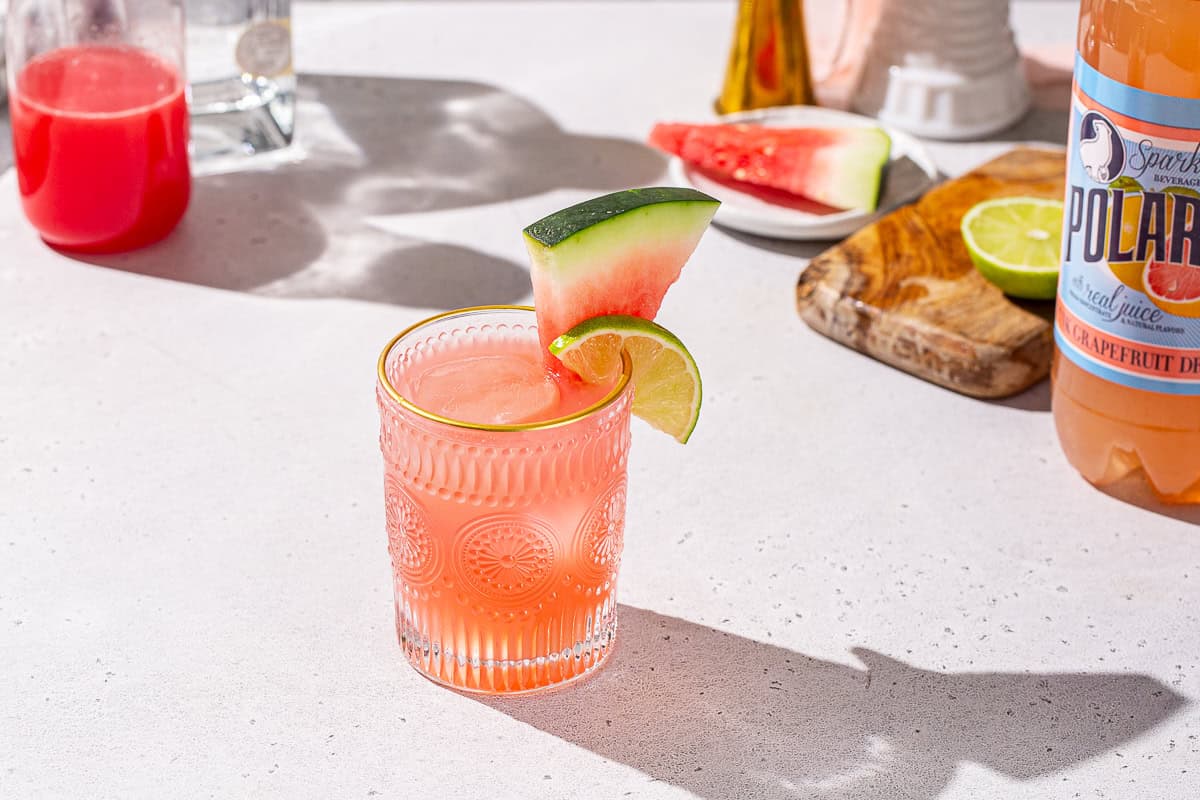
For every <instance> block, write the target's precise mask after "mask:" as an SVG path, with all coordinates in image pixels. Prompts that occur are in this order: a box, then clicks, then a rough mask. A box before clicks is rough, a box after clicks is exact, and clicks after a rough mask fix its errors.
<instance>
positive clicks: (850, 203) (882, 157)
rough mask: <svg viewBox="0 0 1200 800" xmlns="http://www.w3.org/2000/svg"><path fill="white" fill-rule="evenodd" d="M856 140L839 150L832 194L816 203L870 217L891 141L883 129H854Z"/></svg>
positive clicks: (826, 194)
mask: <svg viewBox="0 0 1200 800" xmlns="http://www.w3.org/2000/svg"><path fill="white" fill-rule="evenodd" d="M855 139H856V140H857V141H854V142H851V143H848V144H846V145H843V146H842V147H841V148H840V152H839V156H840V157H839V158H838V159H837V162H838V163H837V166H836V168H835V172H836V174H837V180H836V182H834V183H833V184H832V185H831V187H830V189H831V190H832V191H830V192H828V193H824V196H823V197H818V198H816V199H818V200H820V201H821V202H824V203H829V204H830V205H833V206H836V207H838V208H845V209H853V210H856V211H863V212H868V213H869V212H872V211H875V210H876V209H878V208H879V200H880V195H881V194H882V192H883V184H884V174H883V173H884V169H885V168H886V167H887V165H888V161H889V160H890V159H891V157H892V137H891V136H888V134H887V131H885V130H883V129H882V128H857V129H855Z"/></svg>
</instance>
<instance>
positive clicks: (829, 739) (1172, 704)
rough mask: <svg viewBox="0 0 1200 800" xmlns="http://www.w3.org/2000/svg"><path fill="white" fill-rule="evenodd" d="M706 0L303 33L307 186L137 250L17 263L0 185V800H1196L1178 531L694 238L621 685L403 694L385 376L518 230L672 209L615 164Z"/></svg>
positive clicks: (1010, 412) (411, 682)
mask: <svg viewBox="0 0 1200 800" xmlns="http://www.w3.org/2000/svg"><path fill="white" fill-rule="evenodd" d="M1072 6H1073V4H1071V3H1033V4H1018V7H1017V13H1016V15H1015V16H1016V19H1017V22H1018V25H1019V27H1020V28H1021V30H1023V31H1025V30H1033V29H1034V28H1036V31H1035V33H1036V36H1037V37H1040V38H1041V40H1042V41H1049V40H1053V39H1054V37H1053V36H1050V34H1048V33H1047V32H1046V31H1047V30H1049V28H1047V26H1051V25H1054V26H1058V27H1057V28H1056V29H1055V30H1057V36H1058V38H1060V39H1061V40H1062V41H1064V42H1065V41H1069V40H1070V38H1071V35H1072V32H1071V31H1070V30H1069V28H1070V26H1071V24H1072V16H1073V13H1074V11H1073V7H1072ZM732 9H733V5H732V4H731V3H715V2H697V3H683V2H680V3H654V4H643V3H633V2H611V3H586V2H580V3H574V2H566V3H529V4H516V3H501V2H487V3H480V4H466V3H426V4H416V3H414V4H407V3H405V4H387V5H382V4H373V3H354V4H339V3H332V4H320V5H302V6H300V7H299V8H298V10H297V12H296V31H297V36H298V42H297V47H298V53H299V56H298V58H299V63H300V65H301V67H302V69H303V70H304V72H305V73H306V75H305V76H304V79H303V81H302V84H303V87H304V89H303V106H302V114H303V116H302V117H301V119H300V131H301V139H302V142H303V146H304V149H305V153H306V156H305V158H304V159H303V160H302V161H301V162H300V163H297V164H293V165H291V166H288V167H286V168H280V169H276V170H274V171H266V172H262V173H258V174H236V175H224V176H210V177H206V178H203V179H201V180H200V181H199V182H198V185H197V188H196V193H195V204H194V207H193V208H192V210H191V211H190V212H189V215H188V217H187V219H186V221H185V223H184V226H183V227H182V228H181V230H180V231H179V232H178V233H177V234H175V235H174V236H173V237H172V238H171V239H169V240H168V241H166V242H164V243H162V244H161V245H159V246H156V247H152V248H149V249H147V250H144V251H142V252H138V253H133V254H130V255H127V256H121V257H113V258H105V259H93V261H95V262H96V263H85V262H83V261H80V260H74V259H72V258H68V257H66V256H63V255H59V254H57V253H54V252H52V251H50V250H48V249H47V248H46V247H45V246H43V245H42V244H41V243H40V242H39V241H38V239H37V238H36V237H35V235H34V234H33V232H32V231H31V229H30V228H29V226H28V225H27V224H26V223H25V221H24V220H23V218H22V217H21V214H20V210H19V207H18V204H17V202H16V196H15V195H16V188H15V179H14V177H13V175H12V173H11V172H10V173H8V174H7V175H5V176H4V177H3V178H2V179H0V254H2V255H0V797H2V798H5V800H10V799H11V800H17V799H18V798H20V799H24V798H38V799H40V798H166V797H170V798H207V797H216V798H354V797H364V798H365V797H386V798H410V797H414V798H415V797H431V796H432V797H497V798H526V797H528V798H589V799H591V798H610V797H614V798H620V797H636V798H683V797H701V798H710V799H713V798H757V797H769V798H775V797H789V798H812V799H813V800H904V799H907V798H911V799H913V800H934V798H942V799H943V800H975V799H976V798H987V799H990V798H1013V799H1014V800H1040V799H1042V798H1044V799H1045V800H1050V799H1051V798H1075V797H1079V798H1089V799H1090V798H1119V799H1121V800H1185V799H1186V798H1191V797H1196V796H1197V794H1198V792H1200V788H1198V787H1200V711H1198V710H1197V706H1196V704H1195V700H1196V698H1200V655H1198V654H1200V619H1198V612H1197V606H1198V604H1200V532H1198V531H1197V528H1196V527H1195V526H1196V524H1197V522H1198V521H1200V512H1196V511H1191V510H1178V509H1177V510H1172V509H1166V508H1160V507H1154V506H1147V505H1146V504H1144V503H1142V504H1140V505H1139V504H1138V503H1137V502H1129V501H1130V500H1134V501H1137V500H1138V498H1137V497H1131V496H1130V494H1129V493H1126V494H1124V495H1122V496H1121V497H1118V496H1112V495H1109V494H1105V493H1101V492H1099V491H1096V490H1094V489H1092V488H1090V487H1089V486H1087V485H1086V484H1085V483H1083V482H1082V481H1081V480H1080V478H1079V477H1078V476H1077V475H1076V474H1075V473H1074V472H1073V471H1072V470H1071V469H1070V467H1069V466H1068V465H1067V464H1066V462H1065V461H1064V460H1063V457H1062V455H1061V454H1060V452H1059V449H1058V445H1057V442H1056V439H1055V434H1054V429H1053V425H1052V421H1051V418H1050V414H1049V413H1048V402H1049V401H1048V389H1047V386H1046V385H1044V384H1043V385H1041V386H1038V387H1036V388H1034V389H1032V390H1031V391H1029V392H1028V393H1026V394H1025V395H1023V396H1021V397H1018V398H1015V399H1013V400H1011V401H1006V402H1000V403H984V402H978V401H974V400H970V399H967V398H965V397H960V396H957V395H955V394H952V393H949V392H946V391H943V390H941V389H938V388H936V387H934V386H931V385H929V384H926V383H922V382H920V381H918V380H916V379H914V378H911V377H909V376H907V375H904V374H901V373H899V372H897V371H895V370H893V369H891V368H889V367H886V366H883V365H881V364H878V363H876V362H874V361H871V360H870V359H867V358H865V357H863V356H861V355H858V354H856V353H853V352H851V351H849V350H847V349H845V348H842V347H840V346H838V345H836V344H834V343H832V342H830V341H828V340H826V339H823V338H821V337H820V336H818V335H816V334H814V333H812V332H811V331H809V330H808V329H807V328H806V327H805V326H804V325H803V324H802V323H801V322H800V321H799V320H798V318H797V317H796V314H795V312H794V310H793V305H792V302H793V300H792V298H793V287H794V284H795V280H796V276H797V274H798V272H799V271H800V269H801V268H802V267H803V264H804V258H806V257H809V256H811V255H812V254H814V253H815V252H817V251H818V250H819V247H818V246H807V245H805V246H800V245H788V244H781V243H772V242H768V241H765V240H759V239H753V238H750V237H743V236H735V235H731V234H729V233H727V232H725V231H722V230H719V229H714V230H712V231H711V232H710V233H709V234H707V236H706V237H705V240H704V241H703V242H702V244H701V246H700V249H699V250H698V252H697V253H696V256H695V258H694V259H693V262H692V264H691V265H690V266H689V267H688V269H687V271H686V272H685V275H684V278H683V280H682V281H681V282H680V283H679V284H678V285H677V286H676V287H675V288H674V289H672V291H671V294H670V295H669V296H668V299H667V302H666V304H665V306H664V308H663V311H662V314H661V317H660V319H661V320H662V321H663V322H664V323H665V324H667V325H668V326H669V327H671V328H672V329H673V330H675V331H676V332H677V333H678V334H679V335H680V336H681V337H682V338H683V339H684V340H685V341H686V342H687V343H688V344H689V346H690V347H691V348H692V351H693V352H694V353H695V354H696V356H697V358H698V360H699V362H700V365H701V368H702V369H703V371H704V376H705V387H706V401H705V408H704V413H703V416H702V419H701V422H700V426H699V428H698V429H697V432H696V435H695V436H694V437H693V440H692V442H691V443H690V444H689V445H688V446H687V447H686V448H680V447H679V446H677V445H676V444H675V443H674V442H672V441H670V440H669V439H667V438H666V437H663V436H660V435H656V434H655V433H654V432H653V431H651V430H650V429H648V428H647V427H645V426H644V425H642V424H640V423H638V424H637V426H636V431H635V434H634V446H633V453H634V454H633V461H632V466H631V475H630V498H629V520H628V533H627V536H626V554H625V558H624V562H623V564H624V565H623V568H622V588H621V594H622V599H623V602H624V604H625V605H624V607H623V608H622V610H621V632H620V646H619V650H618V652H617V654H616V655H615V657H614V659H613V661H612V662H611V663H610V664H609V666H608V667H607V668H606V669H605V670H604V671H603V672H602V673H601V674H600V675H599V676H597V677H596V678H595V679H593V680H591V681H589V682H587V683H585V684H583V685H581V686H579V687H577V688H574V689H571V690H569V691H565V692H561V693H558V694H554V695H550V696H544V697H538V698H532V699H525V700H505V701H480V700H477V699H472V698H468V697H463V696H460V695H457V694H454V693H451V692H449V691H446V690H444V689H441V688H438V687H436V686H434V685H432V684H430V683H428V682H426V681H424V680H423V679H421V678H420V677H418V676H417V674H416V673H415V672H414V671H413V670H411V669H410V668H409V667H408V666H407V665H406V664H405V663H403V662H402V660H401V657H400V652H399V648H398V647H397V644H396V642H395V638H394V633H393V630H392V605H391V598H390V582H389V567H388V558H387V552H386V548H385V537H384V533H383V512H382V504H381V502H380V500H381V491H380V488H381V464H380V459H379V455H378V453H377V450H376V426H377V419H376V414H375V407H374V397H373V379H374V363H375V356H376V354H377V352H378V349H379V347H380V346H381V345H382V344H383V342H385V341H386V340H387V339H388V337H389V336H390V335H391V334H392V333H393V332H394V331H396V330H397V329H399V328H401V327H404V326H406V325H408V324H410V323H411V322H414V321H416V320H417V319H419V318H420V317H422V316H424V315H427V314H428V313H430V312H431V311H432V310H435V309H442V308H447V307H451V306H458V305H468V304H472V303H481V302H512V301H521V300H527V299H528V283H527V276H526V271H525V266H524V255H523V251H522V243H521V239H520V236H519V230H520V228H521V226H522V225H523V224H525V223H527V222H529V221H531V220H534V219H536V218H538V217H539V216H541V215H542V214H544V213H546V212H547V211H550V210H552V209H555V208H558V207H560V206H563V205H566V204H568V203H570V202H574V201H577V200H579V199H582V198H584V197H586V196H588V195H592V194H596V193H600V192H603V191H608V190H612V189H615V188H619V187H623V186H628V185H635V184H643V185H644V184H652V183H655V182H658V181H661V180H663V174H664V172H663V162H662V160H661V159H660V158H659V157H658V156H656V155H654V154H653V153H651V152H650V151H648V150H645V149H643V148H641V147H640V146H639V145H638V144H637V141H638V140H639V139H640V138H641V137H643V136H644V135H645V133H646V132H647V131H648V129H649V127H650V125H651V124H652V123H653V121H655V120H657V119H669V118H685V119H686V118H692V117H696V116H699V115H701V114H703V113H704V112H705V111H706V109H707V108H708V104H709V102H710V100H711V98H712V95H713V93H714V91H715V89H716V87H717V85H718V83H719V81H720V77H721V72H722V69H723V61H724V56H725V48H726V46H727V38H728V35H729V27H730V22H731V16H732ZM1026 125H1027V126H1029V127H1022V128H1019V129H1018V130H1017V131H1016V132H1013V133H1011V134H1009V135H1008V138H1009V139H1012V140H1015V139H1021V138H1028V137H1035V138H1036V137H1038V136H1043V137H1046V136H1049V138H1054V136H1056V135H1057V134H1054V133H1051V134H1047V133H1045V132H1046V131H1050V132H1053V131H1058V130H1061V126H1060V124H1059V121H1057V120H1054V119H1053V118H1052V117H1046V116H1045V115H1043V116H1041V117H1035V118H1033V119H1032V120H1031V121H1030V122H1029V123H1026ZM1005 146H1006V145H1005V144H1004V142H1003V141H997V142H991V143H987V144H980V145H939V146H938V147H937V148H936V151H935V152H936V154H937V156H938V159H939V163H940V164H941V165H942V167H943V169H944V170H945V171H947V172H949V173H953V172H957V171H960V170H962V169H965V168H967V167H969V166H970V165H971V164H973V163H976V162H978V161H980V160H982V159H984V158H986V157H988V156H990V155H992V154H994V153H996V152H999V151H1000V150H1002V149H1003V148H1004V147H1005ZM1131 491H1132V490H1131ZM1122 497H1124V499H1122Z"/></svg>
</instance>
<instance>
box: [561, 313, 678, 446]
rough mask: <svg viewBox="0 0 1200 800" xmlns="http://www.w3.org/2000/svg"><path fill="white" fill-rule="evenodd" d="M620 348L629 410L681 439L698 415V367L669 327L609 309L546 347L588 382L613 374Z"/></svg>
mask: <svg viewBox="0 0 1200 800" xmlns="http://www.w3.org/2000/svg"><path fill="white" fill-rule="evenodd" d="M622 350H626V351H627V352H628V353H629V357H630V360H631V361H632V362H633V376H632V382H633V413H634V414H636V415H637V416H639V417H641V418H642V419H644V420H646V422H648V423H650V425H651V426H653V427H655V428H658V429H659V430H660V431H663V432H664V433H668V434H670V435H671V436H674V437H675V438H676V439H677V440H678V441H679V442H680V443H685V442H687V440H688V437H689V436H691V435H692V430H693V429H694V428H695V427H696V420H697V419H698V418H699V416H700V398H701V386H700V370H699V369H697V368H696V361H695V360H694V359H693V358H692V354H691V353H689V352H688V350H687V348H686V347H684V346H683V342H681V341H679V339H678V338H677V337H676V336H675V335H674V334H673V333H671V332H670V331H669V330H667V329H666V328H664V327H663V326H661V325H659V324H657V323H655V322H651V321H650V320H648V319H642V318H641V317H633V316H627V315H624V314H614V315H610V316H603V317H592V318H591V319H588V320H585V321H583V322H581V323H579V324H578V325H576V326H575V327H574V328H571V329H570V330H569V331H567V332H566V333H564V334H563V335H562V336H559V337H558V338H557V339H555V340H554V341H553V342H551V344H550V352H551V353H553V354H554V355H555V356H557V357H558V358H559V360H561V361H562V362H563V364H565V365H566V366H567V368H568V369H570V370H571V371H572V372H574V373H575V374H577V375H578V376H579V377H581V378H583V379H584V380H585V381H587V382H588V383H600V382H604V381H609V380H613V379H615V378H616V376H617V373H619V372H620V371H621V351H622Z"/></svg>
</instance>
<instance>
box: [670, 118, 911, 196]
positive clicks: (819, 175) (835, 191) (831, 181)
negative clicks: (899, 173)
mask: <svg viewBox="0 0 1200 800" xmlns="http://www.w3.org/2000/svg"><path fill="white" fill-rule="evenodd" d="M650 144H651V145H653V146H654V147H657V148H659V149H660V150H664V151H666V152H668V153H671V154H672V155H676V156H679V158H681V159H683V160H684V161H685V162H687V163H688V164H692V165H694V166H697V167H700V168H701V169H704V170H708V171H712V172H716V173H720V174H723V175H727V176H729V177H730V178H733V179H734V180H738V181H743V182H745V183H751V184H754V185H757V186H768V187H771V188H774V189H781V190H783V191H786V192H790V193H791V194H795V195H801V196H803V197H807V198H809V199H810V200H816V201H817V202H819V203H824V204H826V205H829V206H833V207H835V208H840V209H855V210H860V211H874V210H875V208H876V207H877V206H878V203H879V189H880V186H881V184H882V182H883V169H884V166H885V165H886V164H887V161H888V155H889V153H890V151H891V139H890V138H889V137H888V135H887V134H886V133H885V132H884V131H883V130H882V129H880V128H872V127H866V128H771V127H767V126H763V125H749V124H731V125H688V124H680V123H663V124H659V125H655V126H654V130H653V131H651V133H650Z"/></svg>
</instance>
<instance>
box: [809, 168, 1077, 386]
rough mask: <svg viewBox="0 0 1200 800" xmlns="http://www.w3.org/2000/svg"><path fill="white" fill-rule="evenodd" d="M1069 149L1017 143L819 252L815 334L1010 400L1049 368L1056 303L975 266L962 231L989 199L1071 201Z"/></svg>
mask: <svg viewBox="0 0 1200 800" xmlns="http://www.w3.org/2000/svg"><path fill="white" fill-rule="evenodd" d="M1064 168H1065V154H1064V153H1063V152H1062V151H1057V150H1041V149H1034V148H1028V147H1022V148H1018V149H1016V150H1013V151H1011V152H1008V153H1006V154H1004V155H1003V156H1000V157H999V158H997V159H995V160H994V161H989V162H988V163H986V164H984V165H983V166H982V167H979V168H978V169H976V170H975V171H973V172H970V173H968V174H966V175H963V176H962V177H961V178H956V179H955V180H952V181H948V182H946V183H943V184H940V185H939V186H937V187H935V188H934V189H932V190H930V191H929V192H928V193H927V194H926V195H925V196H924V197H922V198H921V199H920V200H919V201H917V202H916V203H913V204H911V205H907V206H903V207H901V208H899V209H897V210H895V211H893V212H892V213H890V214H888V215H887V216H885V217H883V218H882V219H880V220H878V221H877V222H875V223H874V224H872V225H870V226H868V227H866V228H863V229H862V230H860V231H858V232H857V233H855V234H854V235H852V236H851V237H850V238H849V239H846V240H845V241H844V242H842V243H841V244H838V245H836V246H834V247H833V248H832V249H830V250H827V251H825V252H824V253H822V254H821V255H819V256H817V257H816V258H814V259H813V260H812V261H811V262H810V263H809V265H808V267H807V269H805V270H804V272H803V274H801V276H800V283H799V285H798V286H797V287H796V303H797V306H798V308H799V311H800V316H801V318H802V319H803V320H804V321H805V322H806V323H808V325H809V326H810V327H811V328H813V329H814V330H817V331H819V332H820V333H823V334H825V335H826V336H828V337H830V338H831V339H834V340H836V341H838V342H841V343H842V344H844V345H847V346H849V347H853V348H854V349H855V350H859V351H861V352H863V353H866V354H868V355H870V356H873V357H875V358H877V359H879V360H880V361H883V362H885V363H887V364H891V365H892V366H894V367H898V368H899V369H902V370H904V371H905V372H911V373H912V374H913V375H916V376H918V377H921V378H924V379H925V380H928V381H932V382H933V383H936V384H939V385H941V386H945V387H946V388H948V389H953V390H955V391H957V392H962V393H963V394H967V395H970V396H972V397H1005V396H1007V395H1010V394H1015V393H1017V392H1019V391H1021V390H1022V389H1025V388H1028V387H1029V386H1031V385H1032V384H1034V383H1036V382H1037V381H1039V380H1041V379H1042V378H1044V377H1045V376H1046V375H1047V374H1048V373H1049V371H1050V357H1051V354H1052V353H1053V351H1054V339H1053V334H1052V329H1051V323H1050V321H1049V320H1050V319H1051V318H1052V317H1051V315H1052V303H1051V302H1050V301H1046V302H1044V303H1026V304H1023V305H1018V304H1017V303H1016V302H1014V301H1012V300H1010V299H1008V298H1007V297H1005V296H1004V295H1003V294H1002V293H1001V292H1000V290H999V289H997V288H996V287H994V286H992V285H991V284H990V283H988V282H987V281H986V280H984V279H983V277H982V276H980V275H979V273H978V272H976V271H975V268H974V266H972V264H971V259H970V257H969V256H968V255H967V249H966V246H965V245H964V244H963V241H962V236H961V234H960V233H959V224H960V222H961V221H962V217H963V214H965V213H966V212H967V210H968V209H969V208H971V206H973V205H975V204H976V203H978V202H980V201H982V200H988V199H991V198H994V197H1005V196H1011V195H1031V196H1035V197H1049V198H1054V199H1056V200H1058V199H1061V198H1062V197H1063V186H1064Z"/></svg>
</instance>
